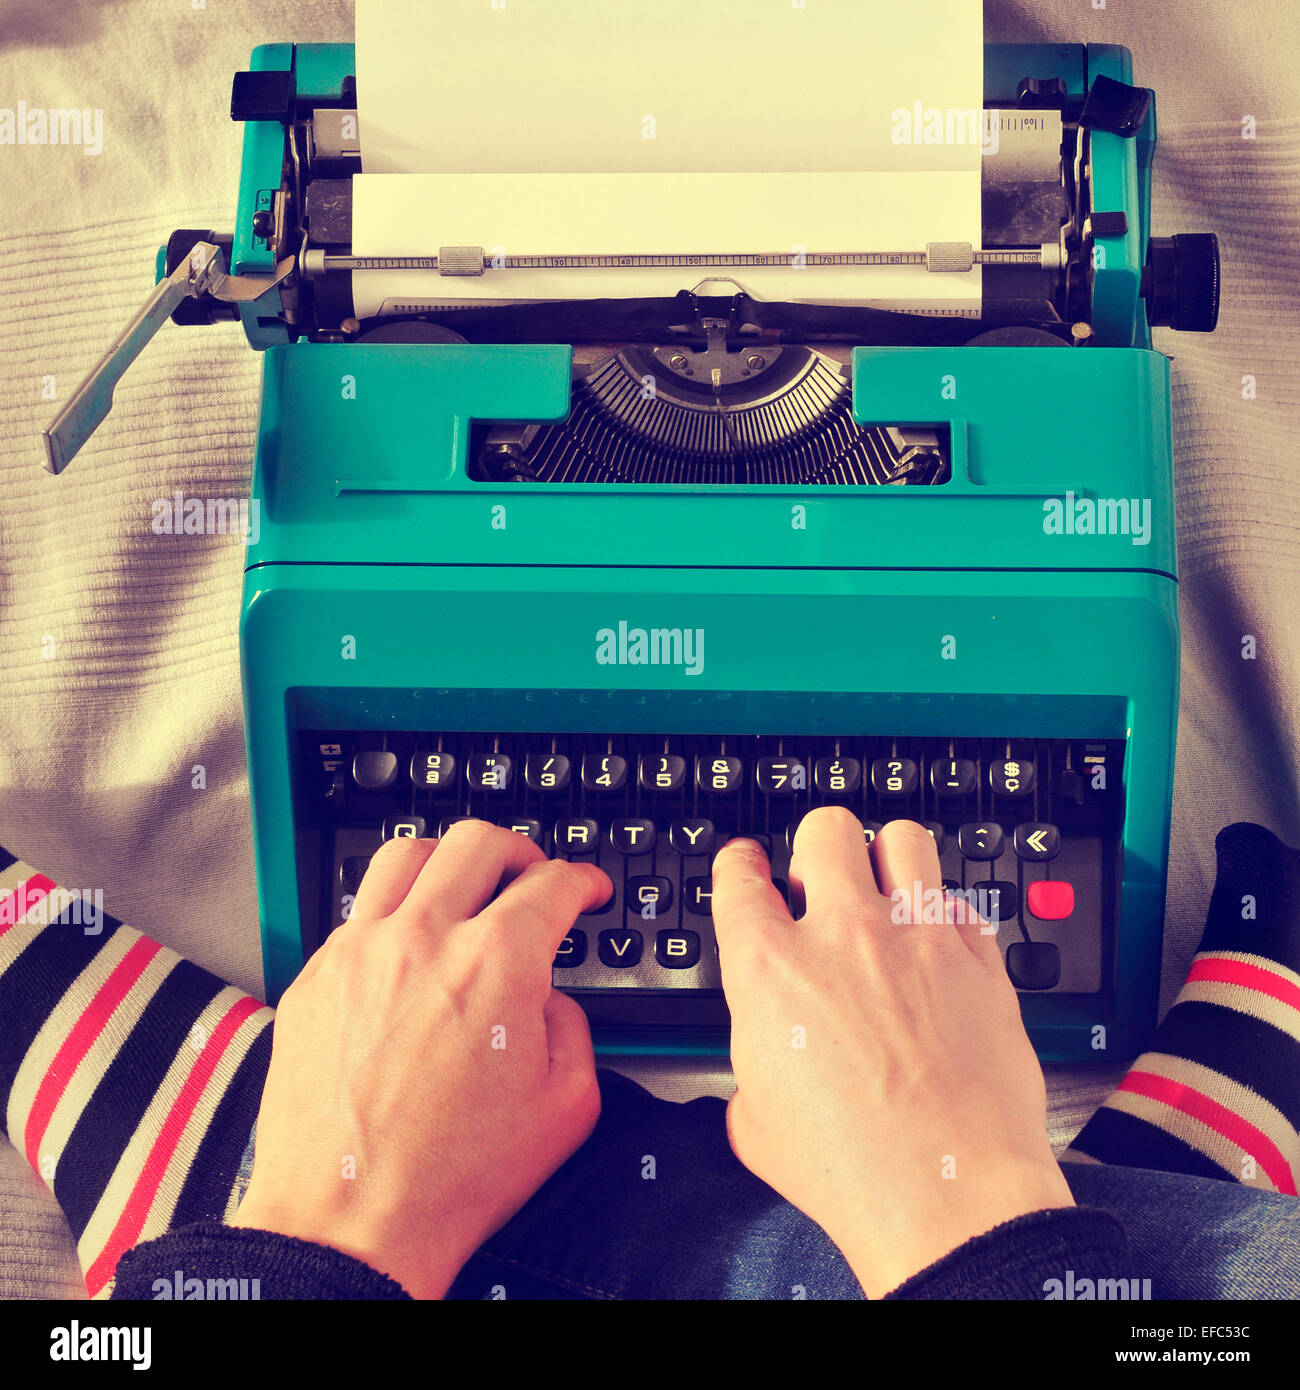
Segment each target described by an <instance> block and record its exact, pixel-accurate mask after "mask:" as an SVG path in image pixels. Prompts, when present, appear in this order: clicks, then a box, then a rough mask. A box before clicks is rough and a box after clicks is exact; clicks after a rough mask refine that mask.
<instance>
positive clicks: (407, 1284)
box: [230, 1186, 464, 1300]
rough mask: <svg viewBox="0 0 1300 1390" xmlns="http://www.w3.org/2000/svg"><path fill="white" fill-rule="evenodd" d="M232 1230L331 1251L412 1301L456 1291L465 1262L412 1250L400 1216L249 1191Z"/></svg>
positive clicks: (427, 1250)
mask: <svg viewBox="0 0 1300 1390" xmlns="http://www.w3.org/2000/svg"><path fill="white" fill-rule="evenodd" d="M230 1225H232V1226H240V1227H246V1228H251V1229H254V1230H259V1231H271V1232H273V1233H274V1234H276V1235H283V1236H292V1237H293V1238H294V1239H296V1240H305V1241H310V1242H311V1243H312V1244H314V1245H325V1246H329V1247H330V1248H331V1249H333V1250H338V1251H339V1252H341V1253H342V1254H344V1255H348V1256H350V1257H351V1258H352V1259H354V1260H360V1261H361V1262H362V1263H363V1264H366V1265H369V1266H370V1268H371V1269H374V1270H378V1272H379V1273H381V1274H386V1275H387V1276H388V1277H389V1278H390V1279H395V1280H396V1281H397V1282H398V1283H399V1284H400V1285H401V1286H402V1287H403V1288H404V1289H405V1290H406V1292H407V1293H409V1294H410V1295H411V1297H412V1298H416V1299H426V1300H437V1299H441V1298H443V1297H444V1296H445V1295H446V1293H447V1290H448V1289H450V1288H451V1286H452V1283H453V1282H454V1281H455V1278H456V1275H457V1274H458V1273H459V1272H460V1269H461V1266H462V1265H463V1264H464V1260H455V1261H452V1260H440V1259H439V1258H438V1256H437V1252H436V1251H431V1250H429V1249H428V1248H427V1247H422V1248H420V1249H418V1250H407V1249H406V1247H405V1244H404V1239H398V1238H395V1237H394V1232H398V1231H403V1230H405V1228H406V1227H407V1226H408V1225H409V1222H403V1221H402V1220H401V1218H400V1217H395V1218H393V1219H392V1220H388V1219H385V1218H384V1217H383V1216H379V1215H377V1216H374V1217H371V1216H365V1215H362V1214H360V1213H358V1212H357V1211H355V1210H354V1209H348V1210H336V1209H332V1208H326V1207H320V1206H312V1205H308V1204H306V1203H303V1202H301V1201H297V1200H295V1201H292V1202H282V1201H278V1200H276V1199H274V1198H264V1197H263V1196H262V1195H261V1194H259V1193H255V1192H254V1191H253V1189H252V1187H251V1186H250V1188H249V1190H248V1192H247V1193H246V1194H245V1196H244V1200H243V1201H242V1202H241V1203H240V1204H239V1209H238V1211H237V1212H236V1213H235V1215H234V1216H233V1217H232V1218H231V1221H230Z"/></svg>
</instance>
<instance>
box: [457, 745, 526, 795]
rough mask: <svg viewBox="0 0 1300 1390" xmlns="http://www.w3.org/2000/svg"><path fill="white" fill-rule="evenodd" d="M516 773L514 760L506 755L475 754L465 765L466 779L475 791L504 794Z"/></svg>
mask: <svg viewBox="0 0 1300 1390" xmlns="http://www.w3.org/2000/svg"><path fill="white" fill-rule="evenodd" d="M514 771H515V768H514V760H513V759H512V758H508V757H507V756H506V755H505V754H504V753H475V754H474V755H473V756H472V757H471V758H470V760H469V762H468V763H467V764H466V765H465V779H466V781H468V783H469V785H470V788H471V790H473V791H479V792H504V791H509V790H510V783H511V780H512V779H513V777H514Z"/></svg>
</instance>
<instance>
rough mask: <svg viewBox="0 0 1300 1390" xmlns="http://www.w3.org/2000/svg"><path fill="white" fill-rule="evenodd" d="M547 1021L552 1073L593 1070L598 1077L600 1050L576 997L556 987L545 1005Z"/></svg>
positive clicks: (544, 1011) (561, 1074) (544, 1017)
mask: <svg viewBox="0 0 1300 1390" xmlns="http://www.w3.org/2000/svg"><path fill="white" fill-rule="evenodd" d="M542 1017H543V1019H544V1020H545V1021H546V1049H547V1053H548V1055H549V1057H550V1065H551V1075H552V1076H566V1075H569V1076H571V1075H573V1074H574V1073H578V1074H586V1073H590V1074H591V1076H592V1078H593V1079H594V1078H595V1072H596V1054H595V1052H594V1050H593V1049H592V1046H591V1025H590V1024H589V1023H588V1022H587V1015H586V1014H585V1013H583V1011H582V1007H581V1005H579V1003H578V1001H577V1000H576V999H572V998H570V996H569V995H567V994H561V993H560V991H559V990H558V989H553V990H552V991H551V993H550V996H549V997H548V998H547V1000H546V1003H545V1005H544V1006H543V1008H542Z"/></svg>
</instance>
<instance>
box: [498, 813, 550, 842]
mask: <svg viewBox="0 0 1300 1390" xmlns="http://www.w3.org/2000/svg"><path fill="white" fill-rule="evenodd" d="M497 824H498V825H499V826H500V827H501V828H502V830H513V831H514V832H515V834H516V835H527V836H528V838H529V839H530V840H531V841H532V842H533V844H535V845H540V844H541V843H542V823H541V821H539V820H532V819H531V818H530V817H527V816H518V817H511V816H506V818H505V819H504V820H499V821H497Z"/></svg>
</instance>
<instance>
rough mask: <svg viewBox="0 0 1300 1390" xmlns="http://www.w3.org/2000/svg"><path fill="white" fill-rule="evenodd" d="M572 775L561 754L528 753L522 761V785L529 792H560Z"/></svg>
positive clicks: (568, 764) (571, 770)
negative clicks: (523, 784)
mask: <svg viewBox="0 0 1300 1390" xmlns="http://www.w3.org/2000/svg"><path fill="white" fill-rule="evenodd" d="M572 773H573V769H572V767H571V766H570V763H569V760H568V758H566V757H565V756H564V754H563V753H529V755H528V756H527V757H526V758H525V759H524V783H525V785H526V786H527V787H528V789H529V791H534V792H562V791H563V790H564V789H565V788H566V787H567V786H568V785H569V778H570V777H571V776H572Z"/></svg>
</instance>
